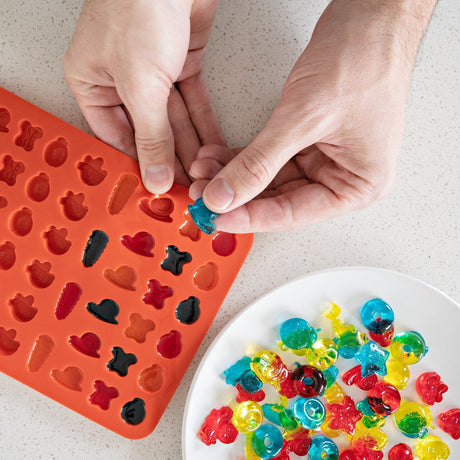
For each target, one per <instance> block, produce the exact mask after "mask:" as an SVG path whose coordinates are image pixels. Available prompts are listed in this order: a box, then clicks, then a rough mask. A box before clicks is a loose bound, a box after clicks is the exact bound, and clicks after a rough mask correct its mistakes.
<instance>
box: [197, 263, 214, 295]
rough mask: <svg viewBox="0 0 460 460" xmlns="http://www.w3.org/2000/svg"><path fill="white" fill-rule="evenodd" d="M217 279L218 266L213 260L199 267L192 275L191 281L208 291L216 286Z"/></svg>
mask: <svg viewBox="0 0 460 460" xmlns="http://www.w3.org/2000/svg"><path fill="white" fill-rule="evenodd" d="M218 281H219V273H218V266H217V264H215V263H214V262H208V263H207V264H205V265H203V266H201V267H199V268H198V269H197V271H196V272H195V274H194V275H193V282H194V283H195V286H196V287H197V288H198V289H201V290H202V291H210V290H211V289H214V288H215V287H216V286H217V283H218Z"/></svg>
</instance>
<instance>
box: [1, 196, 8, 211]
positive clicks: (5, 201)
mask: <svg viewBox="0 0 460 460" xmlns="http://www.w3.org/2000/svg"><path fill="white" fill-rule="evenodd" d="M7 206H8V200H7V198H6V196H3V195H0V209H3V208H6V207H7Z"/></svg>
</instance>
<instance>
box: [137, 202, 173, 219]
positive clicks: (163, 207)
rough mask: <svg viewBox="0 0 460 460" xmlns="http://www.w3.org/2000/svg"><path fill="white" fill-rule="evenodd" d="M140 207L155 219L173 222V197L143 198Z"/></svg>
mask: <svg viewBox="0 0 460 460" xmlns="http://www.w3.org/2000/svg"><path fill="white" fill-rule="evenodd" d="M139 209H140V210H141V211H142V212H144V213H145V214H147V215H148V216H150V217H152V218H153V219H156V220H159V221H161V222H172V217H171V213H172V212H173V211H174V203H173V201H172V200H171V198H165V197H164V198H153V199H152V200H150V202H149V200H148V198H143V199H142V200H141V201H140V202H139Z"/></svg>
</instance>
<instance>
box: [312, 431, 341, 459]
mask: <svg viewBox="0 0 460 460" xmlns="http://www.w3.org/2000/svg"><path fill="white" fill-rule="evenodd" d="M338 458H339V449H338V448H337V446H336V445H335V442H334V441H333V440H332V439H329V438H328V437H327V436H314V437H313V438H312V442H311V446H310V450H309V451H308V459H309V460H338Z"/></svg>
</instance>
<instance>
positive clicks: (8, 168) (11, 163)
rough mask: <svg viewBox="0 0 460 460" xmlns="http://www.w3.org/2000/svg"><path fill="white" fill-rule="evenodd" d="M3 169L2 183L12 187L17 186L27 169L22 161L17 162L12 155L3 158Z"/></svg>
mask: <svg viewBox="0 0 460 460" xmlns="http://www.w3.org/2000/svg"><path fill="white" fill-rule="evenodd" d="M2 160H3V167H2V169H0V181H3V182H6V183H7V184H8V185H9V186H10V187H12V186H13V185H15V184H16V179H17V177H18V175H19V174H22V173H23V172H24V171H25V170H26V167H25V166H24V163H23V162H22V161H15V160H14V159H13V157H12V156H11V155H5V156H4V157H3V158H2Z"/></svg>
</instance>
